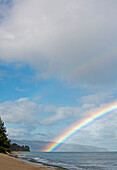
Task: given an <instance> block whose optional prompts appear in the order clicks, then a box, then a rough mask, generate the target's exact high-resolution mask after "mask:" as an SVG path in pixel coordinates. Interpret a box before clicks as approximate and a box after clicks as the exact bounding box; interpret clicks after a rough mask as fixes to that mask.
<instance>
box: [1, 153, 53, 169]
mask: <svg viewBox="0 0 117 170" xmlns="http://www.w3.org/2000/svg"><path fill="white" fill-rule="evenodd" d="M0 170H55V169H54V168H49V167H45V166H40V165H35V164H32V163H26V162H23V161H22V160H20V159H17V158H13V157H10V156H8V155H6V154H2V153H0Z"/></svg>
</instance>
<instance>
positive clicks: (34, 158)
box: [18, 152, 117, 170]
mask: <svg viewBox="0 0 117 170" xmlns="http://www.w3.org/2000/svg"><path fill="white" fill-rule="evenodd" d="M18 157H20V158H21V159H23V160H24V161H26V162H27V161H31V162H35V163H38V164H41V165H49V166H57V167H61V168H65V169H69V170H117V152H96V153H93V152H92V153H87V152H86V153H84V152H50V153H46V152H27V153H26V152H24V155H18Z"/></svg>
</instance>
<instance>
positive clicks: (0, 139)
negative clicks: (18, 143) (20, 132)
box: [0, 118, 11, 153]
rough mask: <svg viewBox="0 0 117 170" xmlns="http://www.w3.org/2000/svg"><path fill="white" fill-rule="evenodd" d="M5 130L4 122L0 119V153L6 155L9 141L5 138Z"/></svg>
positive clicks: (8, 149)
mask: <svg viewBox="0 0 117 170" xmlns="http://www.w3.org/2000/svg"><path fill="white" fill-rule="evenodd" d="M7 136H8V135H7V134H6V128H5V126H4V122H3V121H2V120H1V118H0V152H1V153H7V152H10V151H11V149H10V140H9V139H8V137H7Z"/></svg>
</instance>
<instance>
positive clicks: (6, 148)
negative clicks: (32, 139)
mask: <svg viewBox="0 0 117 170" xmlns="http://www.w3.org/2000/svg"><path fill="white" fill-rule="evenodd" d="M10 142H11V141H10V140H9V139H8V135H7V134H6V128H5V126H4V122H3V121H2V119H1V117H0V152H1V153H7V152H11V151H30V148H29V146H24V145H22V146H20V145H17V144H16V143H13V144H11V143H10Z"/></svg>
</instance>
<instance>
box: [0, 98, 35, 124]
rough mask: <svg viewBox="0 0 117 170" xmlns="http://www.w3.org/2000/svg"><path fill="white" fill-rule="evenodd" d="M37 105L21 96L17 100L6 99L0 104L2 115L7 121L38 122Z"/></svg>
mask: <svg viewBox="0 0 117 170" xmlns="http://www.w3.org/2000/svg"><path fill="white" fill-rule="evenodd" d="M37 112H38V111H37V105H36V103H34V102H31V101H29V100H28V98H20V99H18V100H16V101H6V102H4V103H1V104H0V116H1V117H2V119H3V120H4V121H5V122H6V123H18V124H19V123H23V122H28V123H34V124H35V123H37V122H38V120H37Z"/></svg>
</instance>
